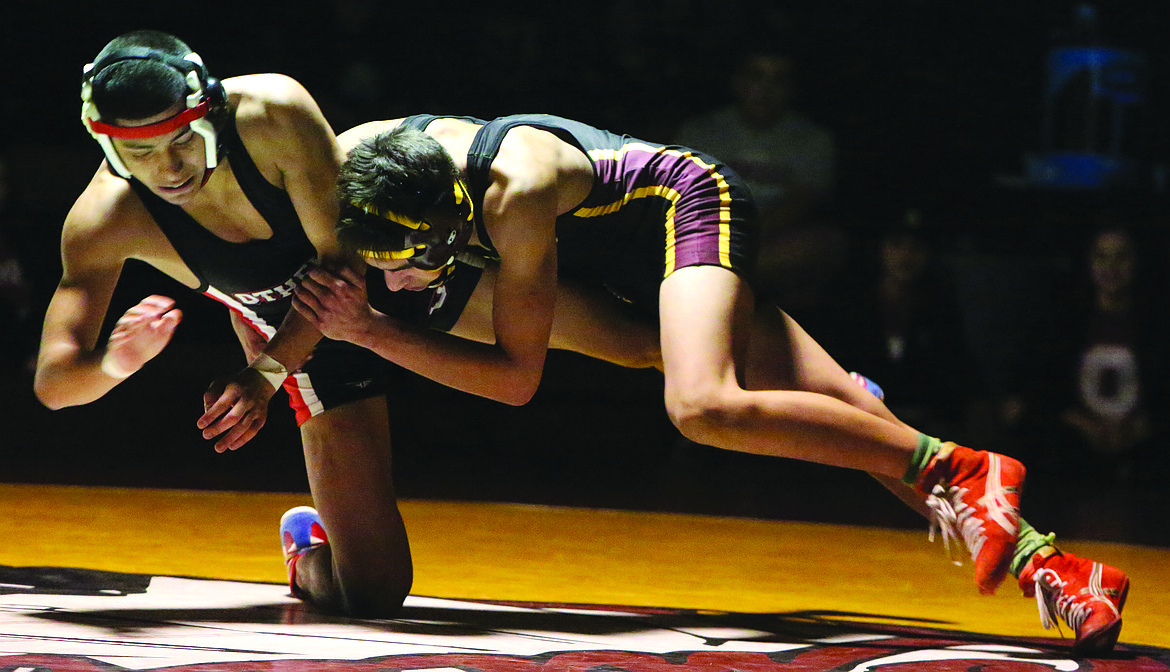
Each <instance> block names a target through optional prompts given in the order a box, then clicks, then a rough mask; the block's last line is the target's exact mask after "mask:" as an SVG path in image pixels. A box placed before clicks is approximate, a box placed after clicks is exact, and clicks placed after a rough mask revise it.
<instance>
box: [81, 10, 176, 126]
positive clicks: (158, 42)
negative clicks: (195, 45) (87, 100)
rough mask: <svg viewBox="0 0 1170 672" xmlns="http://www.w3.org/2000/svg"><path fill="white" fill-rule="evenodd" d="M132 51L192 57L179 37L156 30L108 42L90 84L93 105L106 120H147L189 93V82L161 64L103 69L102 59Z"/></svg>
mask: <svg viewBox="0 0 1170 672" xmlns="http://www.w3.org/2000/svg"><path fill="white" fill-rule="evenodd" d="M132 48H146V49H153V50H155V51H158V52H161V53H162V54H165V55H167V56H172V57H174V58H175V59H182V58H184V57H186V56H187V55H188V54H190V53H191V48H190V47H188V46H187V44H186V43H185V42H183V41H182V40H180V39H179V38H177V37H174V36H172V35H168V34H166V33H162V32H159V31H157V30H139V31H135V32H132V33H126V34H125V35H120V36H118V37H116V38H114V39H113V40H111V41H110V42H109V44H107V45H106V46H105V47H104V48H103V49H102V50H101V52H99V53H98V55H97V58H95V59H94V64H95V67H97V68H100V70H99V71H98V72H97V73H96V74H95V75H94V77H93V80H92V81H91V83H92V86H93V103H94V105H95V106H96V107H97V109H98V112H99V113H100V114H101V115H102V118H103V119H108V120H114V119H145V118H147V117H152V116H154V115H156V114H158V113H160V112H163V111H165V110H166V109H167V108H169V107H171V106H172V105H174V104H175V103H176V102H178V101H179V100H181V99H182V98H183V97H184V96H185V95H187V93H188V89H187V83H186V78H185V77H184V75H183V73H181V72H179V71H178V70H176V69H175V68H174V67H172V66H171V65H168V64H167V63H166V62H164V61H162V60H154V59H149V58H134V59H128V60H124V61H117V62H115V63H112V64H110V65H108V66H105V67H102V66H101V62H102V59H104V58H106V57H108V56H110V55H111V54H116V53H118V52H120V51H125V50H128V49H132Z"/></svg>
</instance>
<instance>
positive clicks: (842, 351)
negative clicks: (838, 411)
mask: <svg viewBox="0 0 1170 672" xmlns="http://www.w3.org/2000/svg"><path fill="white" fill-rule="evenodd" d="M937 235H938V234H937V232H936V231H934V230H933V227H931V226H930V224H929V223H928V222H926V221H925V220H924V218H923V216H922V213H921V211H919V210H917V209H910V210H907V211H906V212H905V213H904V214H903V215H902V216H901V217H900V218H898V219H896V220H895V221H894V222H893V223H892V225H890V226H888V227H887V228H886V230H885V231H884V232H883V233H882V234H881V235H880V237H879V239H878V240H877V241H876V245H870V246H869V250H870V251H869V252H868V253H866V255H867V256H869V257H870V258H869V259H867V260H866V259H863V260H862V261H861V262H860V263H859V264H857V266H859V267H860V268H859V273H858V274H857V277H856V278H854V280H853V283H851V284H853V287H847V288H845V290H844V292H845V295H844V296H842V297H840V299H839V300H835V301H833V302H831V303H832V305H828V306H825V307H824V308H823V309H822V310H818V311H816V314H815V315H814V316H812V317H813V319H811V320H810V321H809V323H810V325H815V326H810V329H817V330H818V331H817V332H816V333H814V334H813V335H814V337H815V338H818V339H821V340H822V343H823V344H824V345H825V347H826V348H827V349H828V350H829V352H830V353H832V354H833V355H834V357H836V358H837V360H838V361H839V362H840V363H841V364H842V366H845V367H846V368H848V369H850V370H855V371H858V372H860V373H862V374H864V375H865V376H867V377H868V378H870V379H872V380H873V381H875V382H876V383H877V384H878V385H879V386H881V388H882V389H883V390H884V391H885V395H886V396H885V401H886V405H887V406H889V407H890V408H891V409H892V410H893V411H894V412H895V413H896V414H897V415H898V417H900V418H902V419H903V420H905V421H906V422H908V423H910V424H911V425H914V426H916V427H919V428H921V429H922V431H924V432H927V433H931V434H934V435H935V436H953V437H967V436H969V424H970V422H971V419H972V418H973V417H975V415H974V414H975V412H976V410H977V408H976V406H977V404H979V403H980V402H982V401H983V400H984V399H985V396H986V395H985V389H984V387H985V386H984V381H983V376H982V374H981V371H980V370H979V367H978V364H977V363H976V360H975V357H974V356H973V354H972V353H971V351H970V349H969V346H968V343H967V339H966V337H965V333H964V326H963V325H964V322H963V319H962V309H961V307H960V305H959V303H958V295H957V289H956V286H955V282H954V276H953V274H952V271H951V269H950V267H949V266H948V265H947V264H946V263H945V261H944V260H943V259H942V258H941V255H940V252H939V250H938V249H937V248H938V247H939V243H938V241H937ZM822 331H823V332H824V333H821V332H822ZM965 440H969V439H965Z"/></svg>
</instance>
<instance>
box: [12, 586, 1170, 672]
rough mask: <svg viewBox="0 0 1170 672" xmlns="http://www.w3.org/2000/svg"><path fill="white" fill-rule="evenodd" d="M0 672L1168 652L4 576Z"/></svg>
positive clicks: (1002, 664) (1114, 664) (632, 671)
mask: <svg viewBox="0 0 1170 672" xmlns="http://www.w3.org/2000/svg"><path fill="white" fill-rule="evenodd" d="M0 583H2V585H3V588H2V589H3V592H5V593H6V594H5V595H4V596H3V598H2V599H0V648H2V651H0V670H4V671H5V672H17V671H20V672H49V671H57V670H61V671H64V670H70V671H93V672H112V671H115V670H118V671H120V670H161V669H166V670H168V671H171V672H235V671H239V672H245V671H248V672H251V671H263V670H272V671H277V670H279V671H280V672H301V671H306V672H307V671H309V670H322V671H331V672H332V671H336V672H342V671H350V670H353V671H355V672H356V671H369V672H375V671H376V672H387V671H390V670H414V671H417V672H423V671H425V672H440V671H441V672H448V671H449V672H455V671H467V672H471V671H474V672H545V671H552V670H557V671H561V670H565V671H568V670H581V671H590V672H594V671H595V672H616V671H626V670H628V671H629V672H716V671H723V670H727V671H731V670H736V671H742V672H773V671H774V672H782V671H788V670H793V671H796V670H802V671H803V670H849V671H855V672H861V671H863V670H884V669H888V670H897V671H898V672H912V671H917V670H932V671H939V670H942V671H948V670H957V671H958V670H978V671H981V672H982V671H986V672H991V671H993V670H1002V671H1022V670H1062V671H1071V670H1144V671H1151V672H1152V671H1154V670H1170V651H1168V650H1166V649H1160V648H1155V647H1145V646H1126V645H1123V646H1121V647H1119V649H1118V650H1116V651H1115V652H1114V653H1113V654H1111V655H1110V656H1109V657H1108V658H1095V659H1092V660H1077V659H1073V658H1070V657H1069V654H1068V648H1067V646H1065V645H1063V644H1057V645H1055V646H1054V645H1053V643H1052V642H1051V641H1050V640H1048V641H1045V640H1030V639H1026V638H1008V637H990V638H988V637H980V636H977V635H972V634H971V633H965V632H960V631H953V630H947V629H944V628H939V627H937V626H938V625H939V624H936V623H911V624H894V623H889V622H885V619H883V618H882V617H879V616H875V615H867V614H857V613H833V612H805V613H788V614H744V613H727V612H711V611H695V610H678V609H652V608H629V607H619V606H598V605H580V604H551V603H549V604H541V603H523V602H492V601H478V600H477V601H471V600H451V599H437V598H428V597H416V596H411V597H410V598H409V599H408V601H407V603H406V606H405V608H404V610H403V612H402V614H401V616H400V617H399V618H396V619H392V620H354V619H346V618H336V617H329V616H323V615H317V614H313V613H311V612H309V611H307V610H306V609H304V608H303V607H302V605H301V604H299V603H298V602H297V601H296V600H294V599H292V598H291V597H289V596H288V591H287V589H286V587H284V586H279V585H274V584H266V583H244V582H234V581H209V580H202V579H190V578H179V577H166V576H147V575H139V574H119V573H114V572H99V571H88V570H75V569H58V568H38V567H31V568H13V567H3V568H0Z"/></svg>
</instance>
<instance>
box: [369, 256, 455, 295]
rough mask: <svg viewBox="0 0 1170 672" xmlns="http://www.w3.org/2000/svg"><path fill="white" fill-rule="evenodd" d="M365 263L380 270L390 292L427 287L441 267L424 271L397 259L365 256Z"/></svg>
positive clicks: (440, 271)
mask: <svg viewBox="0 0 1170 672" xmlns="http://www.w3.org/2000/svg"><path fill="white" fill-rule="evenodd" d="M365 259H366V263H367V264H369V265H370V266H373V267H374V268H376V269H378V270H380V271H382V277H383V278H385V282H386V287H387V289H389V290H390V291H392V292H397V291H399V290H403V289H405V290H406V291H408V292H419V291H422V290H424V289H426V288H427V286H428V285H430V284H431V283H432V282H434V281H435V280H436V279H438V277H439V274H440V273H442V272H443V271H442V269H439V270H436V271H424V270H422V269H421V268H415V267H414V266H411V265H410V264H408V263H406V262H405V261H402V260H399V259H371V258H369V257H366V258H365Z"/></svg>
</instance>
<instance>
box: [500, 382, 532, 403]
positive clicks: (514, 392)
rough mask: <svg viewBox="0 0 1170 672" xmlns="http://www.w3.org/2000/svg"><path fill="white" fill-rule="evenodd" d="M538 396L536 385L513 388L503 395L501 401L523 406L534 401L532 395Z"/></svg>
mask: <svg viewBox="0 0 1170 672" xmlns="http://www.w3.org/2000/svg"><path fill="white" fill-rule="evenodd" d="M534 396H536V387H535V386H533V387H532V388H531V389H529V388H517V389H511V390H509V391H508V393H507V394H505V395H504V396H503V398H502V399H500V401H502V402H503V403H505V404H507V405H509V406H523V405H525V404H527V403H528V402H530V401H532V397H534Z"/></svg>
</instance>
